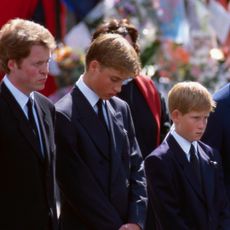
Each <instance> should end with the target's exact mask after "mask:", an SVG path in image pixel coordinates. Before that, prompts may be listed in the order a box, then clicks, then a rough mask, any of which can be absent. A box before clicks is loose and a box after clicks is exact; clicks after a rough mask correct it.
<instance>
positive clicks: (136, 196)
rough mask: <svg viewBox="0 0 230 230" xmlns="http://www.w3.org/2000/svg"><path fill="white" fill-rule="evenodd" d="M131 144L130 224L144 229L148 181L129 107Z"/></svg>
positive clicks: (127, 118) (127, 114) (128, 127)
mask: <svg viewBox="0 0 230 230" xmlns="http://www.w3.org/2000/svg"><path fill="white" fill-rule="evenodd" d="M124 124H125V125H126V128H127V130H128V137H129V142H130V203H129V222H130V223H136V224H138V225H139V226H140V227H141V228H142V229H144V227H143V226H144V222H145V218H146V209H147V208H146V206H147V195H146V179H145V174H144V165H143V159H142V156H141V151H140V148H139V145H138V142H137V139H136V135H135V130H134V125H133V121H132V116H131V112H130V109H129V106H128V105H127V111H126V122H125V121H124Z"/></svg>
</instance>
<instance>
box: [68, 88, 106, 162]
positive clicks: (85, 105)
mask: <svg viewBox="0 0 230 230" xmlns="http://www.w3.org/2000/svg"><path fill="white" fill-rule="evenodd" d="M72 96H73V103H74V104H73V115H72V116H73V117H74V119H73V122H77V121H76V120H75V118H76V119H77V120H78V121H79V122H80V123H81V124H82V126H83V127H84V128H85V130H86V131H87V133H88V135H89V137H90V138H91V140H92V141H93V142H94V143H95V145H96V146H97V147H98V149H99V152H100V153H101V154H102V155H103V156H104V157H105V158H106V159H108V160H109V158H110V156H109V143H106V141H105V140H104V138H103V135H105V134H104V132H103V131H102V124H100V122H98V117H97V114H96V113H95V111H94V110H93V108H92V106H91V105H90V104H89V102H88V101H87V99H86V98H85V96H84V95H83V94H82V93H81V91H80V90H79V89H78V87H75V88H74V90H73V92H72Z"/></svg>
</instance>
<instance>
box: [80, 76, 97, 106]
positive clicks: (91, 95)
mask: <svg viewBox="0 0 230 230" xmlns="http://www.w3.org/2000/svg"><path fill="white" fill-rule="evenodd" d="M76 86H77V87H78V88H79V90H80V91H81V92H82V93H83V95H84V96H85V97H86V99H87V100H88V101H89V103H90V105H91V106H92V107H93V108H94V107H95V105H96V104H97V102H98V100H99V97H98V95H97V94H96V93H95V92H94V91H93V90H92V89H90V88H89V87H88V86H87V85H86V84H85V82H84V80H83V75H81V76H80V78H79V79H78V81H77V82H76Z"/></svg>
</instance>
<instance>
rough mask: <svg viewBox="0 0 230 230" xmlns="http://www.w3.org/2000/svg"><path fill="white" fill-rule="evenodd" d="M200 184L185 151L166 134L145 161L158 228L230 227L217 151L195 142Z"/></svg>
mask: <svg viewBox="0 0 230 230" xmlns="http://www.w3.org/2000/svg"><path fill="white" fill-rule="evenodd" d="M198 152H199V160H200V166H201V177H202V180H203V182H202V186H200V185H199V184H198V180H197V178H196V177H195V174H194V172H193V170H192V168H191V165H190V164H189V161H188V160H187V158H186V156H185V153H184V152H183V150H182V149H181V147H180V146H179V144H178V143H177V142H176V140H175V139H174V137H173V136H172V135H170V134H169V136H168V137H167V139H166V140H165V141H164V142H163V143H162V144H161V145H160V146H159V147H158V148H157V149H156V150H155V151H153V152H152V153H151V154H150V155H149V156H148V157H147V158H146V160H145V170H146V177H147V183H148V189H149V194H150V197H149V199H150V201H151V203H152V207H153V209H154V213H155V217H156V229H157V230H158V229H159V230H162V229H163V230H174V229H180V230H182V229H183V230H204V229H205V230H217V229H230V212H229V202H228V199H227V196H226V192H225V188H224V183H223V174H222V170H221V163H220V160H219V158H218V155H217V153H216V152H214V150H213V149H211V148H210V147H209V146H207V145H205V144H204V143H202V142H199V143H198Z"/></svg>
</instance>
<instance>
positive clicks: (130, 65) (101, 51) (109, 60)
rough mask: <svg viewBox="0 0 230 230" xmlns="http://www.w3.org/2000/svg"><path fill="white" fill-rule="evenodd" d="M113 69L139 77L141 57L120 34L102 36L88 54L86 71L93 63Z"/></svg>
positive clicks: (93, 43)
mask: <svg viewBox="0 0 230 230" xmlns="http://www.w3.org/2000/svg"><path fill="white" fill-rule="evenodd" d="M93 60H97V61H98V62H99V63H100V64H101V65H102V66H104V67H107V68H113V69H116V70H117V71H120V72H122V73H124V74H127V75H128V76H130V77H135V76H137V75H139V72H140V69H141V65H140V61H139V57H138V55H137V53H136V51H135V50H134V48H133V47H132V45H130V44H129V42H128V41H127V40H126V39H125V38H123V37H122V36H121V35H119V34H110V33H108V34H101V35H100V36H99V37H97V38H96V39H95V40H94V41H93V42H92V43H91V45H90V47H89V49H88V52H87V54H86V71H87V70H88V67H89V64H90V62H91V61H93Z"/></svg>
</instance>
